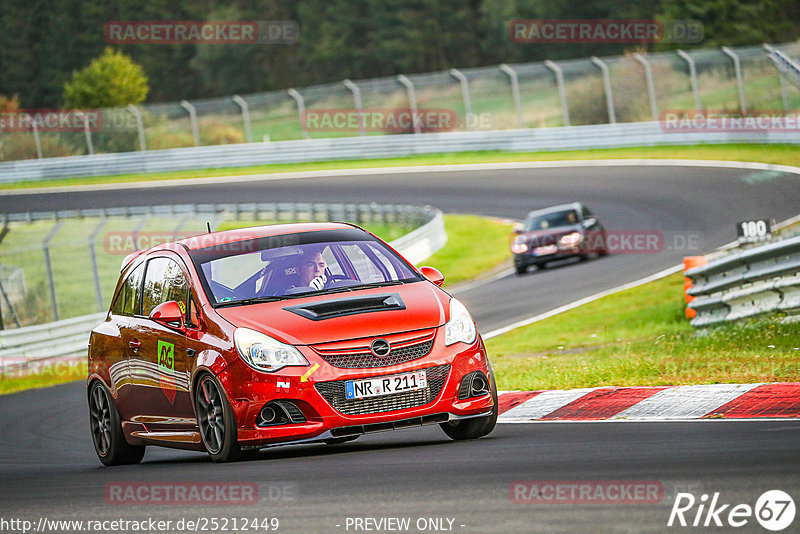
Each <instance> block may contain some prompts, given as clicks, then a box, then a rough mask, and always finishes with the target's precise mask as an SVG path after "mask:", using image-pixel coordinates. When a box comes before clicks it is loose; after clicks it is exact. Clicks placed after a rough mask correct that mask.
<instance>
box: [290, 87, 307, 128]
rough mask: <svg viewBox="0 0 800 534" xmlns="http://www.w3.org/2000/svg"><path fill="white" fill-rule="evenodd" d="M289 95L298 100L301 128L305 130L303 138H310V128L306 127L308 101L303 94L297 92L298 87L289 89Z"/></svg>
mask: <svg viewBox="0 0 800 534" xmlns="http://www.w3.org/2000/svg"><path fill="white" fill-rule="evenodd" d="M287 92H288V93H289V96H290V97H292V98H293V99H294V101H295V102H297V116H298V117H300V129H301V130H302V131H303V139H308V130H307V129H306V121H305V114H306V103H305V99H303V95H301V94H300V93H299V92H297V89H294V88H291V89H289V90H288V91H287Z"/></svg>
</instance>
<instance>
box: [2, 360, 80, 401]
mask: <svg viewBox="0 0 800 534" xmlns="http://www.w3.org/2000/svg"><path fill="white" fill-rule="evenodd" d="M87 373H88V371H87V362H86V358H82V359H81V360H78V361H73V362H66V361H58V362H43V363H40V364H35V365H31V366H29V367H28V368H27V369H26V370H24V372H23V371H19V370H13V371H10V372H7V373H4V374H1V375H0V395H4V394H6V393H14V392H16V391H23V390H26V389H35V388H45V387H49V386H55V385H57V384H64V383H66V382H74V381H77V380H86V375H87Z"/></svg>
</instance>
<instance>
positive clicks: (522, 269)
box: [514, 263, 528, 274]
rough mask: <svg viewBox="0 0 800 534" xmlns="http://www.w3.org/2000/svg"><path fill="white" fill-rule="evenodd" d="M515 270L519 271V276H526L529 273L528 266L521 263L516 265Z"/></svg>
mask: <svg viewBox="0 0 800 534" xmlns="http://www.w3.org/2000/svg"><path fill="white" fill-rule="evenodd" d="M514 269H515V270H516V271H517V274H525V273H527V272H528V266H527V265H521V264H519V263H515V264H514Z"/></svg>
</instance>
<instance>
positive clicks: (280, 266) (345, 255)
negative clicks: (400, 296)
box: [190, 230, 422, 305]
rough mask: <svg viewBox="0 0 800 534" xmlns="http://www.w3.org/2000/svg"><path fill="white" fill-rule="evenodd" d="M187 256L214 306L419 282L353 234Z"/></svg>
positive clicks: (251, 243)
mask: <svg viewBox="0 0 800 534" xmlns="http://www.w3.org/2000/svg"><path fill="white" fill-rule="evenodd" d="M234 245H235V246H234ZM190 254H191V256H192V261H193V262H194V264H195V267H196V268H197V271H198V273H200V277H201V283H202V285H203V287H204V288H205V290H206V293H207V295H208V297H209V300H210V301H211V302H212V304H216V305H241V304H249V303H254V302H262V301H269V300H283V299H287V298H292V297H295V296H306V295H310V294H319V293H326V292H340V291H350V290H354V289H358V288H363V287H370V286H381V285H392V284H401V283H405V282H414V281H418V280H421V279H422V278H421V277H420V276H419V275H418V274H417V273H416V272H415V271H414V270H413V269H412V267H411V266H409V265H408V264H407V263H406V262H405V261H404V260H403V259H402V258H400V257H399V256H398V255H397V254H396V253H394V252H393V251H392V250H390V249H389V248H388V247H386V246H385V245H384V244H383V243H382V242H380V241H378V240H376V239H375V238H373V237H372V236H370V235H369V234H366V233H364V232H362V231H359V230H345V231H333V232H331V231H323V232H306V233H298V234H287V235H282V236H274V237H267V238H255V239H251V240H246V241H240V242H237V243H226V244H220V245H215V246H212V247H207V248H203V249H199V250H194V251H191V252H190Z"/></svg>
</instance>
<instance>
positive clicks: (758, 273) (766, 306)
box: [686, 236, 800, 327]
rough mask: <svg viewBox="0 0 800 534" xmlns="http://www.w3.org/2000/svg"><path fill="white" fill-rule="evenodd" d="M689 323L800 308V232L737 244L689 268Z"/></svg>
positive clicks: (698, 324)
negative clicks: (732, 249) (691, 313)
mask: <svg viewBox="0 0 800 534" xmlns="http://www.w3.org/2000/svg"><path fill="white" fill-rule="evenodd" d="M686 276H687V277H689V278H690V279H691V280H692V288H691V289H690V290H689V291H688V294H689V295H691V296H694V297H697V298H696V299H695V300H694V301H692V303H691V304H689V307H690V308H692V309H694V310H695V311H696V312H697V317H695V318H694V319H693V320H692V326H696V327H704V326H709V325H713V324H717V323H721V322H724V321H735V320H738V319H744V318H748V317H755V316H758V315H762V314H767V313H771V312H785V313H788V314H796V313H800V236H796V237H792V238H789V239H785V240H782V241H777V242H774V243H769V244H766V245H762V246H759V247H755V248H750V249H747V250H737V251H735V252H733V253H731V254H730V255H728V256H725V257H723V258H721V259H718V260H716V261H712V262H710V263H708V264H707V265H704V266H702V267H697V268H694V269H690V270H689V271H687V272H686Z"/></svg>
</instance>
